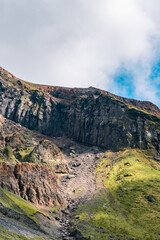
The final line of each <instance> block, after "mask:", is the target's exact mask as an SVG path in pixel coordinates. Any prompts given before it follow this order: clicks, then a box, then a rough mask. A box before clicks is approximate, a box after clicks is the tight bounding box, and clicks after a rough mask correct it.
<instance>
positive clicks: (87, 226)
mask: <svg viewBox="0 0 160 240" xmlns="http://www.w3.org/2000/svg"><path fill="white" fill-rule="evenodd" d="M159 170H160V165H159V164H158V163H157V162H155V161H153V160H152V159H151V157H150V156H147V155H145V151H143V152H142V151H140V150H133V149H126V150H125V151H121V152H118V153H113V152H107V153H106V155H105V156H104V157H102V158H101V159H99V160H98V163H97V169H96V175H97V181H98V183H99V184H103V188H104V190H103V191H100V192H99V193H98V194H96V196H95V198H94V199H93V200H92V201H89V202H88V203H86V204H85V205H84V206H82V207H80V208H79V209H78V210H77V211H76V212H75V214H76V215H78V216H79V219H77V220H76V221H74V223H73V224H74V225H75V226H76V228H78V229H79V230H80V231H81V233H82V234H83V235H84V236H85V237H89V236H90V238H91V239H95V240H96V239H99V240H101V239H110V238H111V237H114V238H115V239H116V238H117V239H118V238H120V239H137V240H158V239H160V228H159V226H160V171H159Z"/></svg>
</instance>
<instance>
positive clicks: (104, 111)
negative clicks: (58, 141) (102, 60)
mask: <svg viewBox="0 0 160 240" xmlns="http://www.w3.org/2000/svg"><path fill="white" fill-rule="evenodd" d="M0 92H1V96H0V113H1V114H2V115H3V116H5V117H6V118H8V119H11V120H13V121H15V122H17V123H20V124H21V125H23V126H25V127H27V128H29V129H34V130H38V131H40V132H41V133H44V134H45V135H48V136H67V137H70V138H74V139H75V140H77V141H79V142H82V143H84V144H89V145H97V146H100V147H104V148H107V149H112V150H118V149H120V148H122V147H139V148H142V149H147V148H152V146H154V148H155V149H156V151H158V152H159V149H160V145H159V142H160V141H159V140H160V118H159V116H160V111H159V109H158V107H156V106H155V105H154V104H152V103H150V102H141V101H136V100H130V99H126V98H122V97H118V96H115V95H113V94H111V93H108V92H105V91H102V90H99V89H95V88H88V89H70V88H60V87H50V86H41V85H36V84H30V83H26V82H24V81H22V80H19V79H18V78H15V77H14V76H13V75H11V74H9V73H8V72H7V71H5V70H4V69H1V71H0ZM142 110H143V111H142ZM150 113H152V114H150ZM153 114H154V115H153Z"/></svg>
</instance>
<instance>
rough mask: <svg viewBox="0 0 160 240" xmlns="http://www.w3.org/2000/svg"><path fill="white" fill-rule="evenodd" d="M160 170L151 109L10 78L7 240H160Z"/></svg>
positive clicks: (4, 204) (4, 101)
mask: <svg viewBox="0 0 160 240" xmlns="http://www.w3.org/2000/svg"><path fill="white" fill-rule="evenodd" d="M159 161H160V110H159V108H158V107H157V106H156V105H154V104H152V103H151V102H147V101H137V100H133V99H127V98H123V97H119V96H116V95H114V94H111V93H109V92H107V91H104V90H101V89H96V88H93V87H90V88H87V89H82V88H65V87H53V86H46V85H39V84H33V83H29V82H26V81H23V80H21V79H19V78H17V77H15V76H13V75H12V74H11V73H9V72H7V71H6V70H5V69H3V68H0V237H1V239H15V238H16V239H22V237H23V238H24V239H70V240H71V239H95V240H97V239H115V240H118V239H126V240H131V239H137V240H147V239H160V231H159V227H158V226H159V223H160V222H159V221H160V220H159V215H160V208H159V206H160V204H159V203H160V191H159V189H160V163H159ZM24 225H25V226H24ZM17 229H19V230H17Z"/></svg>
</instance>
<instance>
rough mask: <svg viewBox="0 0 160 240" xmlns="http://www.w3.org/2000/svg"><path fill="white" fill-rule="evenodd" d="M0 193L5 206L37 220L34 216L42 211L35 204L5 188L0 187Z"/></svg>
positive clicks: (0, 199) (0, 198)
mask: <svg viewBox="0 0 160 240" xmlns="http://www.w3.org/2000/svg"><path fill="white" fill-rule="evenodd" d="M0 193H1V194H0V202H1V203H2V204H3V205H4V206H6V207H8V208H10V209H13V210H15V211H17V212H19V213H21V214H22V213H23V214H26V215H27V216H28V217H29V218H31V219H33V220H34V221H35V222H37V220H36V219H35V218H34V214H36V213H37V212H40V211H38V210H37V209H36V208H35V207H34V206H32V205H31V204H29V203H28V202H27V201H25V200H23V199H22V198H20V197H18V196H16V195H14V194H13V193H10V192H8V191H6V190H4V189H3V188H0Z"/></svg>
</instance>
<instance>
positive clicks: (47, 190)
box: [0, 163, 62, 206]
mask: <svg viewBox="0 0 160 240" xmlns="http://www.w3.org/2000/svg"><path fill="white" fill-rule="evenodd" d="M0 187H2V188H4V189H6V190H8V191H10V192H12V193H14V194H16V195H18V196H20V197H22V198H24V199H25V200H29V201H30V202H32V203H34V204H40V205H46V206H55V205H62V201H61V197H60V194H59V193H58V185H57V179H56V176H55V174H54V173H53V172H52V171H51V170H49V169H48V168H47V167H44V166H40V165H37V164H30V163H18V164H16V166H15V168H14V169H13V170H12V168H11V167H10V166H8V165H7V164H6V163H0Z"/></svg>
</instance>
